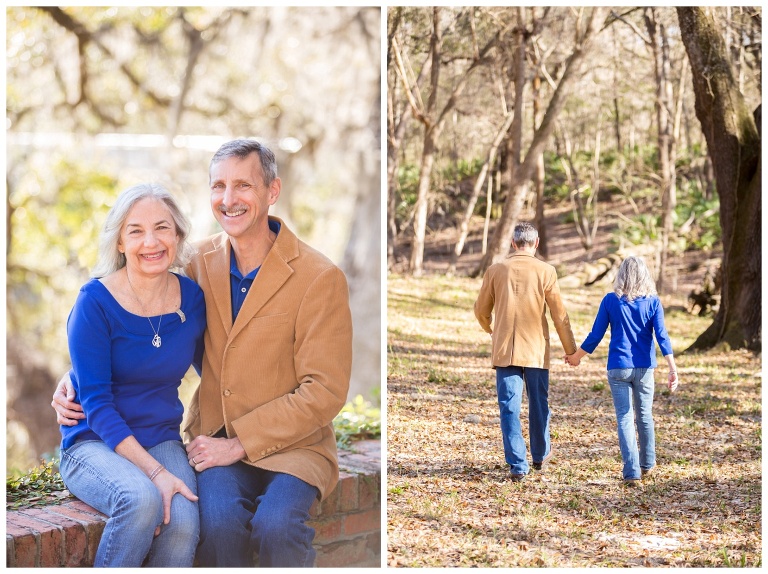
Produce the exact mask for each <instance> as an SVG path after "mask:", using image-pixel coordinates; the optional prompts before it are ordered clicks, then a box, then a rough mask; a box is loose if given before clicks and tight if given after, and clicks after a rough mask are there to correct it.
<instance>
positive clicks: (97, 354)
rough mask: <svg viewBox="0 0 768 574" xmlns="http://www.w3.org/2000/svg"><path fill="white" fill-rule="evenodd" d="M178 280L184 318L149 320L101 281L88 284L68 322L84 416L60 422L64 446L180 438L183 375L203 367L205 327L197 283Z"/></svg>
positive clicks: (174, 315) (75, 382)
mask: <svg viewBox="0 0 768 574" xmlns="http://www.w3.org/2000/svg"><path fill="white" fill-rule="evenodd" d="M178 277H179V285H180V287H181V311H182V312H183V313H184V315H185V321H184V322H182V320H181V316H180V315H178V314H177V313H168V314H165V315H162V322H160V319H161V316H156V317H150V318H149V319H150V321H151V322H152V325H153V326H154V329H158V323H160V326H159V327H160V328H159V335H160V337H161V339H162V344H161V346H160V347H158V348H155V347H154V346H152V338H153V337H154V332H153V330H152V328H151V327H150V323H149V321H147V318H146V317H141V316H139V315H134V314H132V313H129V312H128V311H126V310H125V309H123V308H122V307H121V306H120V304H119V303H118V302H117V301H116V300H115V298H114V297H113V296H112V294H111V293H110V292H109V291H108V290H107V288H106V287H105V286H104V285H103V284H102V283H101V282H100V281H99V280H98V279H93V280H91V281H89V282H88V283H86V284H85V285H84V286H83V287H82V288H81V289H80V293H79V294H78V297H77V301H76V302H75V306H74V308H73V309H72V311H71V313H70V315H69V319H68V320H67V336H68V340H69V353H70V358H71V360H72V371H71V372H70V377H71V378H72V383H73V385H74V387H75V390H76V391H77V400H78V401H79V402H80V403H81V404H82V405H83V411H84V412H85V416H86V418H85V419H84V420H81V421H79V422H78V424H77V425H75V426H72V427H67V426H61V435H62V443H61V448H62V450H63V449H66V448H69V447H70V446H71V445H73V444H74V443H75V442H77V441H79V440H99V439H100V440H103V441H104V442H105V443H106V444H107V445H108V446H109V447H110V448H112V449H114V448H115V447H116V446H117V445H118V444H120V443H121V442H122V441H123V440H124V439H126V438H127V437H129V436H131V435H133V436H134V437H135V438H136V440H137V441H138V442H139V444H141V445H142V446H143V447H145V448H151V447H152V446H155V445H157V444H160V443H161V442H164V441H167V440H181V435H180V426H181V420H182V416H183V413H184V407H183V405H182V403H181V401H180V400H179V393H178V388H179V385H180V384H181V379H182V378H183V377H184V375H185V374H186V372H187V370H188V369H189V366H190V365H191V364H192V363H193V361H194V362H195V363H196V364H200V363H201V360H202V353H203V332H204V331H205V299H204V297H203V292H202V290H201V289H200V287H198V285H197V284H196V283H195V282H194V281H192V280H191V279H189V278H187V277H181V276H178Z"/></svg>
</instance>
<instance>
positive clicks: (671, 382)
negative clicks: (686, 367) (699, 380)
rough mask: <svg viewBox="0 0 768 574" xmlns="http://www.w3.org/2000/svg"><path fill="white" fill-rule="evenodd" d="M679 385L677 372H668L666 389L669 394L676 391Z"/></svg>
mask: <svg viewBox="0 0 768 574" xmlns="http://www.w3.org/2000/svg"><path fill="white" fill-rule="evenodd" d="M678 384H680V379H679V378H678V377H677V371H669V377H668V379H667V387H668V388H669V391H670V392H671V393H674V392H675V391H676V390H677V385H678Z"/></svg>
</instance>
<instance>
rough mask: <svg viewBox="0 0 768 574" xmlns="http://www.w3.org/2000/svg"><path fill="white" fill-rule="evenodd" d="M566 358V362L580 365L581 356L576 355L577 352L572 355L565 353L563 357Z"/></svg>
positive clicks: (575, 365) (576, 365) (571, 364)
mask: <svg viewBox="0 0 768 574" xmlns="http://www.w3.org/2000/svg"><path fill="white" fill-rule="evenodd" d="M563 358H564V359H565V362H566V364H568V365H570V366H572V367H578V366H579V364H580V363H581V358H580V357H577V356H576V353H573V354H571V355H565V357H563Z"/></svg>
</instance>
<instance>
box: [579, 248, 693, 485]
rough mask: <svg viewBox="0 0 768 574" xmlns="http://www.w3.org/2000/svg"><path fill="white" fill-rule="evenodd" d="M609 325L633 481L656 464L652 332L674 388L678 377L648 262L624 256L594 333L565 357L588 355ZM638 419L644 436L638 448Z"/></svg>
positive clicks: (628, 477) (622, 437)
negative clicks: (636, 437)
mask: <svg viewBox="0 0 768 574" xmlns="http://www.w3.org/2000/svg"><path fill="white" fill-rule="evenodd" d="M608 325H610V326H611V342H610V344H609V345H608V383H609V384H610V385H611V395H612V396H613V406H614V409H615V411H616V422H617V428H618V434H619V448H620V450H621V459H622V461H623V462H624V469H623V472H622V476H623V479H624V482H625V483H626V484H628V485H631V484H634V483H636V482H637V481H639V480H640V479H641V477H645V476H646V475H647V474H648V473H649V472H651V470H652V469H653V467H654V466H655V465H656V439H655V434H654V428H653V415H652V413H651V409H652V407H653V391H654V378H653V371H654V369H655V368H656V349H655V347H654V345H653V335H654V333H655V334H656V341H657V343H658V345H659V348H660V349H661V353H662V355H664V358H665V359H666V360H667V365H668V366H669V374H668V376H667V385H668V387H669V389H670V390H671V391H674V390H675V389H676V388H677V385H678V382H679V379H678V376H677V369H676V368H675V358H674V355H673V354H672V342H671V341H670V339H669V335H667V329H666V327H665V326H664V308H663V307H662V305H661V300H660V299H659V297H658V296H657V294H656V285H655V284H654V282H653V278H652V277H651V274H650V272H649V271H648V267H647V266H646V265H645V262H644V261H643V260H642V259H641V258H639V257H627V258H626V259H625V260H624V261H622V263H621V266H620V267H619V272H618V273H617V275H616V279H615V280H614V282H613V293H608V294H607V295H606V296H605V297H603V300H602V301H601V303H600V308H599V309H598V311H597V316H596V317H595V322H594V325H593V326H592V332H591V333H590V334H589V335H588V336H587V338H586V339H584V342H583V343H582V344H581V348H579V349H577V350H576V352H575V353H573V354H572V355H567V356H566V361H567V362H568V363H569V364H571V365H574V366H576V365H578V364H579V362H580V361H581V358H582V357H583V356H584V355H587V354H589V353H592V352H593V351H594V350H595V349H596V348H597V346H598V345H599V344H600V341H601V340H602V338H603V336H604V335H605V331H606V330H607V329H608ZM633 403H634V404H633ZM635 423H637V435H638V437H639V439H640V446H639V449H638V442H637V440H636V439H635Z"/></svg>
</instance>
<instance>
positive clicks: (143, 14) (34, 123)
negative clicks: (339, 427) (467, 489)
mask: <svg viewBox="0 0 768 574" xmlns="http://www.w3.org/2000/svg"><path fill="white" fill-rule="evenodd" d="M380 29H381V11H380V10H379V9H378V8H376V7H364V8H353V7H317V8H290V7H286V8H255V7H239V8H216V7H195V8H186V7H146V8H116V7H77V8H59V7H39V8H34V7H10V8H7V9H6V34H7V42H6V99H7V116H6V149H7V155H6V162H7V163H6V190H7V194H6V221H5V223H6V237H5V239H6V252H5V255H6V263H7V265H6V270H7V285H6V286H7V292H6V296H7V300H6V316H7V319H6V340H7V347H6V352H7V361H6V363H7V383H6V387H7V395H6V407H7V417H6V420H7V432H6V437H7V446H6V448H7V469H8V471H11V470H12V469H14V468H18V469H26V468H28V467H29V466H31V465H32V464H34V463H35V462H36V461H37V460H39V457H40V456H42V455H44V454H45V453H51V452H53V451H54V449H55V448H56V446H57V444H58V441H59V435H58V427H57V426H56V424H55V416H54V413H53V411H52V409H51V408H50V406H49V403H50V400H51V395H52V392H53V389H54V387H55V385H56V382H57V380H58V379H59V378H60V377H61V375H62V374H63V373H64V372H65V371H66V370H67V369H68V367H69V358H68V352H67V343H66V329H65V324H66V319H67V316H68V314H69V311H70V309H71V307H72V304H73V303H74V300H75V297H76V294H77V291H78V289H79V288H80V286H81V285H82V284H83V283H84V282H85V281H86V280H87V279H88V276H89V268H90V267H91V266H92V265H93V264H94V262H95V258H96V244H97V237H98V233H99V230H100V227H101V224H102V222H103V219H104V217H105V215H106V213H107V211H108V210H109V208H110V206H111V203H112V201H113V200H114V198H115V197H116V195H117V194H118V193H119V192H120V191H121V190H122V189H124V188H125V187H127V186H129V185H132V184H133V183H136V182H138V181H146V180H153V181H159V182H161V183H163V184H165V185H166V186H167V187H169V188H170V189H171V190H172V192H174V193H175V194H176V195H177V197H179V199H180V200H181V202H182V204H183V205H184V206H185V209H186V210H187V213H188V215H189V216H190V218H191V219H192V222H193V227H194V236H193V237H194V238H199V237H204V236H205V235H207V234H210V233H213V232H216V231H217V227H216V224H215V221H214V219H213V217H212V215H211V213H210V206H209V202H208V187H207V182H208V162H209V160H210V157H211V155H212V153H213V152H214V151H215V150H216V149H217V148H218V147H219V145H220V144H221V143H223V142H224V141H226V140H229V139H233V138H236V137H256V138H258V139H259V140H260V141H262V142H264V143H265V144H267V145H268V146H269V147H271V148H272V149H273V150H274V151H275V153H276V155H277V158H278V169H279V175H280V177H281V178H282V180H283V192H282V194H281V197H280V200H279V201H278V204H277V205H276V206H275V207H274V208H273V213H275V214H276V215H278V216H280V217H282V218H284V219H285V220H286V221H287V222H288V225H289V226H291V227H292V228H293V229H294V230H295V231H296V232H297V234H298V235H299V236H300V237H301V238H302V239H304V240H305V241H307V242H308V243H309V244H311V245H313V246H314V247H316V248H318V249H319V250H321V251H323V252H324V253H325V254H327V255H328V256H329V257H330V258H331V259H333V260H334V261H335V262H336V263H337V264H339V265H340V266H341V267H342V268H343V269H344V271H345V273H346V274H347V277H348V279H349V284H350V293H351V302H352V313H353V321H354V329H355V341H354V357H355V358H354V365H353V380H352V388H351V390H350V398H351V397H354V396H356V395H358V394H362V395H363V396H364V397H366V398H367V399H368V400H371V401H374V402H378V401H379V400H380V399H379V386H380V379H381V376H380V372H381V356H380V355H381V353H380V349H381V334H380V331H381V303H380V301H381V298H380V292H381V278H380V275H381V269H380V261H381V249H380V229H381V228H380V203H381V201H380V197H381V196H380V169H381V166H380V147H381V142H380V119H381V115H380V101H381V94H380V73H381V70H380V67H381V66H380V63H381V57H380ZM192 384H194V380H190V381H187V382H185V388H186V391H185V392H189V389H188V387H189V386H190V385H192Z"/></svg>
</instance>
